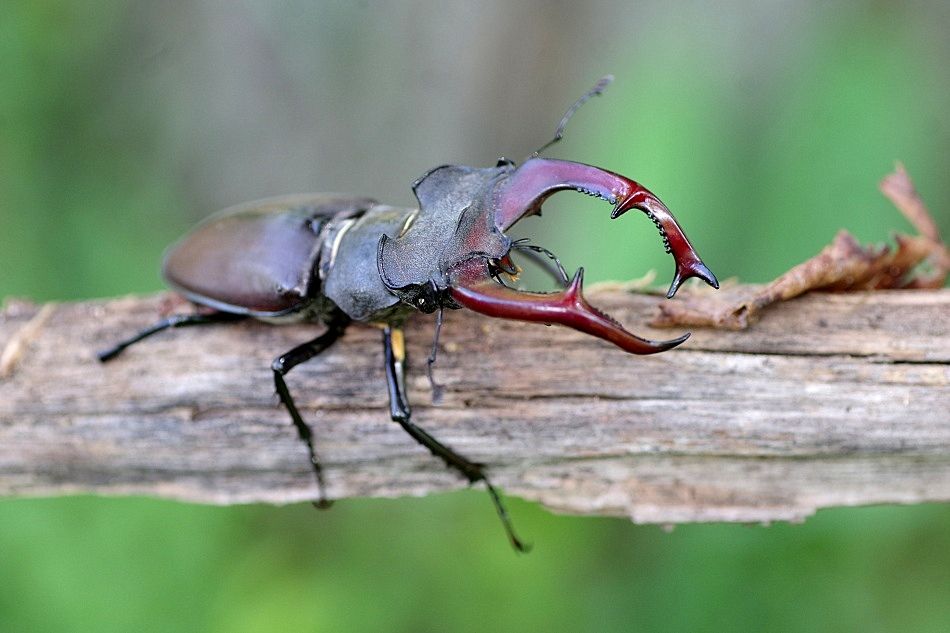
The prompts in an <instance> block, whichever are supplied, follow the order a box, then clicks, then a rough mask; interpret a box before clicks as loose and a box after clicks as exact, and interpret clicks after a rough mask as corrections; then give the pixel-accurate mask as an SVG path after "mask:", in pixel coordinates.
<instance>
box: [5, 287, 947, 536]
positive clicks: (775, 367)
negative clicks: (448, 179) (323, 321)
mask: <svg viewBox="0 0 950 633" xmlns="http://www.w3.org/2000/svg"><path fill="white" fill-rule="evenodd" d="M744 290H745V289H743V288H738V289H736V290H735V291H736V292H741V291H744ZM590 299H591V302H592V303H594V305H598V306H601V307H603V308H605V309H606V310H607V311H608V312H610V313H611V314H613V315H614V316H616V317H617V318H619V319H620V320H621V321H622V322H624V323H627V324H629V325H630V327H631V329H633V330H634V331H636V332H637V333H640V334H644V335H649V336H652V337H663V338H668V337H670V336H671V335H672V334H674V332H670V331H657V330H650V329H648V328H644V327H638V326H637V325H636V324H639V323H646V322H647V320H648V319H649V318H650V317H651V316H653V315H654V313H655V309H656V304H657V302H659V301H661V299H659V298H657V297H654V296H645V295H633V294H626V293H623V292H620V291H617V290H616V289H615V290H602V291H600V292H596V291H594V292H591V293H590ZM161 302H162V297H161V296H153V297H145V298H124V299H118V300H113V301H90V302H85V303H72V304H60V305H56V306H53V307H47V308H42V307H40V306H36V305H32V304H29V303H23V302H8V304H7V306H6V307H5V308H4V310H3V311H2V313H0V355H2V357H3V359H4V360H3V363H4V372H5V377H0V494H4V495H55V494H64V493H78V492H93V493H102V494H133V493H134V494H148V495H157V496H163V497H172V498H176V499H183V500H190V501H202V502H212V503H238V502H250V501H267V502H275V503H283V502H290V501H297V500H303V499H309V498H311V497H312V496H313V495H314V492H315V486H314V482H313V478H312V475H311V473H310V471H309V469H308V464H307V459H306V453H305V450H304V448H303V447H302V446H301V445H300V443H299V442H298V441H297V439H296V437H295V433H294V430H293V428H292V427H291V425H290V423H289V420H288V416H287V414H286V412H285V411H283V410H281V409H280V408H279V407H278V405H277V400H276V398H275V396H274V395H273V388H272V382H271V375H270V370H269V366H270V361H271V359H272V358H273V357H274V356H276V355H278V354H279V353H280V352H283V351H286V350H288V349H289V348H291V347H292V346H294V345H296V344H297V343H300V342H302V341H304V340H307V339H308V338H311V337H312V336H314V335H315V334H316V333H317V332H318V330H319V328H318V327H316V326H307V325H300V326H282V327H275V326H270V325H267V324H263V323H257V322H246V323H240V324H230V325H217V326H210V327H202V328H188V329H182V330H174V331H170V332H166V333H163V334H160V335H158V336H156V337H153V338H151V339H149V340H147V341H145V342H143V343H140V344H139V345H137V346H134V347H132V348H131V349H130V350H128V351H127V352H126V353H125V354H124V355H122V356H120V357H119V358H118V359H117V360H115V361H113V362H111V363H109V364H106V365H100V364H99V363H98V362H97V361H96V360H95V357H94V351H95V350H97V349H99V348H103V347H106V346H108V345H109V344H111V343H112V342H114V341H115V340H116V339H117V338H121V337H124V336H126V335H128V334H130V333H132V332H134V331H136V330H138V329H140V328H141V327H142V326H144V325H147V324H150V323H152V322H153V321H155V320H156V319H157V318H158V316H159V312H160V304H161ZM446 317H447V318H446V327H445V330H444V331H443V338H442V349H441V353H440V357H439V361H438V363H437V365H436V377H437V379H438V380H439V382H441V383H442V384H443V385H444V386H445V392H444V400H443V401H442V403H441V404H440V405H439V406H433V405H432V404H431V402H430V394H429V390H428V383H427V381H426V379H425V371H424V365H425V357H426V355H427V353H428V346H429V344H430V341H431V334H432V330H431V326H432V320H431V318H429V319H427V318H424V317H419V318H417V319H416V320H415V321H414V322H413V324H412V325H411V326H410V328H409V329H408V332H407V336H408V341H409V351H410V355H411V357H410V361H411V362H410V371H411V374H410V395H411V397H412V399H413V403H414V419H415V420H416V422H417V423H418V424H420V425H422V426H423V427H424V428H426V429H428V430H429V431H430V432H431V433H433V434H434V435H435V436H436V437H438V438H440V439H442V440H443V441H445V442H446V443H447V444H449V445H450V446H452V447H454V448H456V449H457V450H458V451H460V452H461V453H463V454H465V455H467V456H469V457H471V458H473V459H475V460H478V461H482V462H485V463H486V464H488V465H489V468H490V473H491V474H492V475H493V477H494V480H495V482H496V483H497V484H499V485H500V486H502V487H503V488H504V489H505V490H506V491H507V492H508V493H509V494H513V495H519V496H522V497H525V498H528V499H534V500H538V501H540V502H541V503H543V504H545V505H546V506H548V507H550V508H553V509H555V510H558V511H564V512H572V513H581V514H602V515H625V516H629V517H631V518H632V519H633V520H635V521H640V522H661V523H673V522H686V521H713V520H715V521H719V520H723V521H771V520H782V519H788V520H795V519H801V518H802V517H805V516H807V515H808V514H810V513H812V512H813V511H814V510H815V509H816V508H820V507H826V506H841V505H856V504H871V503H916V502H921V501H947V500H950V290H939V291H896V292H873V293H855V294H812V295H809V296H806V297H803V298H800V299H796V300H794V301H791V302H789V303H786V304H782V305H779V306H776V307H774V308H771V309H770V310H769V312H768V313H767V314H766V315H765V318H764V319H763V320H762V321H761V322H760V323H758V324H757V325H755V326H754V327H753V328H751V329H750V330H747V331H744V332H725V331H713V330H703V331H697V332H695V333H694V335H693V337H692V339H690V340H689V341H688V342H687V343H686V344H685V345H683V346H682V348H680V349H677V350H675V351H672V352H669V353H665V354H660V355H656V356H649V357H633V356H630V355H627V354H625V353H623V352H621V351H618V350H616V349H615V348H613V347H611V346H609V345H607V344H605V343H602V342H600V341H598V340H595V339H592V338H590V337H587V336H583V335H581V334H578V333H576V332H573V331H570V330H566V329H560V328H545V327H542V326H538V325H532V324H519V323H508V322H503V321H497V320H491V319H486V318H484V317H479V316H478V315H475V314H471V313H467V312H464V311H458V312H451V313H448V314H447V315H446ZM381 351H382V350H381V344H380V341H379V333H378V331H376V330H372V329H369V328H362V327H353V328H351V329H350V330H349V331H348V332H347V334H346V336H345V338H344V339H343V341H342V342H341V343H340V344H338V345H337V346H336V347H335V348H333V349H332V350H331V351H330V352H328V353H327V354H326V355H325V356H322V357H320V358H319V359H317V360H315V361H313V362H311V363H309V364H307V365H304V366H301V367H299V368H297V369H295V370H294V371H293V372H292V373H291V374H290V375H289V378H288V382H289V384H290V388H291V390H292V392H293V393H294V394H295V396H296V398H297V401H298V403H299V405H300V406H301V409H302V411H303V413H304V415H305V417H306V418H307V419H308V420H309V421H310V422H311V423H312V424H313V425H314V426H315V428H316V436H317V440H316V441H317V447H318V452H319V455H320V456H321V458H322V460H323V462H324V464H325V465H326V476H327V481H328V485H329V492H330V494H331V495H332V496H333V497H336V498H341V497H352V496H394V495H403V494H412V495H422V494H426V493H430V492H435V491H443V490H451V489H454V488H459V487H462V486H464V485H465V484H464V482H463V481H461V480H460V479H459V478H458V477H457V476H456V475H455V474H454V473H453V472H451V471H448V470H446V469H445V467H444V466H443V465H442V464H441V462H439V461H437V460H435V459H434V458H432V457H431V456H430V455H429V454H428V453H427V452H426V451H425V450H423V449H422V448H420V447H419V446H418V445H416V444H415V443H414V442H413V441H412V440H411V439H410V438H409V437H407V436H406V435H405V434H404V433H403V432H402V431H401V429H399V428H398V426H396V425H395V424H393V423H391V422H390V421H389V420H388V414H387V404H386V392H385V389H384V382H383V370H382V363H381Z"/></svg>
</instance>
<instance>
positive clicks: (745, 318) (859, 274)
mask: <svg viewBox="0 0 950 633" xmlns="http://www.w3.org/2000/svg"><path fill="white" fill-rule="evenodd" d="M880 189H881V192H882V193H883V194H884V195H885V196H887V197H888V198H889V199H890V200H891V202H893V203H894V206H896V207H897V209H898V210H899V211H900V212H901V213H902V214H904V217H906V218H907V219H908V220H909V221H910V223H911V224H912V225H913V226H914V228H915V229H917V231H918V232H919V233H920V235H905V234H901V233H898V234H896V235H895V236H894V241H895V243H896V245H897V248H890V247H888V246H861V244H860V243H858V241H857V240H856V239H855V238H854V236H853V235H851V234H850V233H848V232H847V231H845V230H842V231H839V232H838V234H837V235H836V236H835V238H834V240H833V241H832V242H831V244H829V245H828V246H826V247H825V248H823V249H822V250H821V252H820V253H818V254H817V255H815V256H814V257H812V258H811V259H809V260H807V261H805V262H803V263H801V264H799V265H798V266H795V267H794V268H792V269H791V270H789V271H788V272H786V273H785V274H783V275H781V276H780V277H778V278H776V279H775V280H774V281H772V282H771V283H769V284H767V285H765V286H761V287H758V288H753V289H746V291H745V292H744V293H742V296H736V295H735V294H733V295H731V296H730V295H729V294H728V293H727V294H726V295H725V296H723V297H721V298H720V297H716V296H713V295H712V294H710V293H694V294H692V295H690V296H687V297H684V299H685V300H684V301H681V302H670V303H663V304H661V305H660V314H659V315H658V316H657V317H656V318H655V319H654V320H653V321H652V322H651V325H654V326H658V327H678V326H684V325H686V326H699V327H714V328H721V329H729V330H742V329H745V328H747V327H748V326H749V325H750V324H752V323H754V322H755V321H756V320H758V318H759V317H760V315H761V312H762V311H763V310H764V309H765V308H766V307H768V306H769V305H771V304H773V303H775V302H778V301H786V300H788V299H791V298H793V297H797V296H798V295H801V294H804V293H806V292H810V291H813V290H824V291H831V292H847V291H854V290H884V289H896V288H941V287H942V286H943V284H944V282H945V281H946V278H947V273H948V272H950V252H948V250H947V247H946V245H944V243H943V241H942V240H941V239H940V233H939V231H938V230H937V224H936V222H934V220H933V218H932V217H931V215H930V213H929V212H928V211H927V207H926V206H925V205H924V202H923V200H922V199H921V198H920V195H919V194H918V193H917V190H916V189H915V188H914V183H913V182H912V181H911V179H910V176H908V175H907V171H906V170H905V169H904V166H903V165H901V164H900V163H898V164H897V167H896V169H895V170H894V173H892V174H890V175H888V176H887V177H885V178H884V180H882V181H881V184H880ZM922 269H925V270H922ZM740 292H741V291H740Z"/></svg>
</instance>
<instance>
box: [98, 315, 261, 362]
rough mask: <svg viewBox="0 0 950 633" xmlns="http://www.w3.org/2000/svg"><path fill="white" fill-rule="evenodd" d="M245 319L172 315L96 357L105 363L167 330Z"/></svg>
mask: <svg viewBox="0 0 950 633" xmlns="http://www.w3.org/2000/svg"><path fill="white" fill-rule="evenodd" d="M246 318H247V315H244V314H233V313H231V312H210V313H208V314H173V315H172V316H170V317H168V318H166V319H162V320H161V321H159V322H158V323H156V324H155V325H152V326H151V327H147V328H145V329H144V330H142V331H141V332H139V333H138V334H135V335H134V336H130V337H129V338H127V339H125V340H124V341H120V342H119V343H116V344H115V345H113V346H112V347H110V348H109V349H106V350H102V351H101V352H97V353H96V356H97V357H98V358H99V360H100V361H101V362H103V363H105V362H107V361H110V360H112V359H113V358H115V357H116V356H118V355H119V354H121V353H122V351H123V350H125V348H127V347H129V346H130V345H134V344H135V343H138V342H139V341H141V340H142V339H146V338H148V337H150V336H151V335H153V334H158V333H159V332H161V331H163V330H167V329H168V328H173V327H187V326H189V325H207V324H209V323H229V322H232V321H241V320H243V319H246Z"/></svg>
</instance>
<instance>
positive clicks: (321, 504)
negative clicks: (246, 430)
mask: <svg viewBox="0 0 950 633" xmlns="http://www.w3.org/2000/svg"><path fill="white" fill-rule="evenodd" d="M345 329H346V326H345V325H340V324H331V325H330V326H329V329H328V330H327V331H326V332H324V333H323V334H321V335H320V336H318V337H317V338H315V339H313V340H312V341H308V342H306V343H304V344H303V345H298V346H297V347H295V348H293V349H292V350H290V351H289V352H287V353H286V354H282V355H281V356H278V357H277V358H276V359H274V362H273V363H271V369H272V370H273V372H274V386H275V388H276V389H277V395H278V396H279V397H280V401H281V402H282V403H284V406H285V407H287V411H288V412H289V413H290V419H291V420H293V423H294V427H295V428H296V429H297V435H298V436H299V437H300V440H301V441H302V442H303V443H304V444H306V445H307V451H308V453H309V455H310V465H311V466H312V467H313V474H314V475H315V476H316V478H317V489H318V490H319V494H320V498H319V499H318V500H317V501H314V502H313V505H314V506H316V507H318V508H328V507H330V503H331V502H330V500H329V499H327V494H326V484H325V483H324V481H323V468H322V467H321V466H320V462H319V461H318V460H317V454H316V452H315V451H314V449H313V429H312V428H310V425H309V424H307V423H306V422H304V420H303V417H301V415H300V411H298V410H297V405H296V404H294V399H293V397H292V396H291V395H290V390H289V389H287V383H286V382H285V381H284V376H285V375H287V372H289V371H290V370H291V369H293V368H294V367H296V366H297V365H299V364H301V363H305V362H306V361H308V360H310V359H311V358H313V357H314V356H317V355H319V354H320V353H322V352H324V351H326V349H327V348H329V347H330V346H331V345H333V344H334V343H335V342H336V341H337V339H339V338H340V337H341V336H342V335H343V332H344V331H345Z"/></svg>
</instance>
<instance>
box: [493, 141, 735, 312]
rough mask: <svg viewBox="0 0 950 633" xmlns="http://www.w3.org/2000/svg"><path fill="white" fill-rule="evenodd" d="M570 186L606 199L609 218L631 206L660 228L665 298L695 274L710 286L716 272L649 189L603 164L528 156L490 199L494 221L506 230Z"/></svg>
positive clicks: (535, 211) (715, 282)
mask: <svg viewBox="0 0 950 633" xmlns="http://www.w3.org/2000/svg"><path fill="white" fill-rule="evenodd" d="M564 190H573V191H579V192H581V193H584V194H587V195H591V196H595V197H597V198H600V199H602V200H606V201H607V202H609V203H610V204H612V205H614V208H613V211H612V212H611V214H610V217H611V218H613V219H616V218H619V217H620V216H621V215H623V214H624V213H626V212H627V211H629V210H630V209H638V210H639V211H642V212H643V213H645V214H646V215H647V217H649V218H650V220H652V221H653V223H654V224H655V225H656V228H657V229H658V230H659V231H660V237H662V238H663V246H664V247H665V248H666V252H668V253H670V254H671V255H672V256H673V259H674V260H675V262H676V270H675V273H674V275H673V283H672V284H670V290H669V292H668V293H667V297H670V298H672V297H673V295H675V294H676V291H677V290H678V289H679V287H680V284H682V283H683V282H684V281H685V280H687V279H689V278H690V277H699V278H700V279H702V280H703V281H705V282H706V283H707V284H709V285H710V286H712V287H713V288H718V287H719V281H718V280H717V279H716V276H715V275H714V274H713V273H712V271H710V270H709V268H707V267H706V265H705V264H704V263H703V261H702V259H700V257H699V255H698V254H697V253H696V250H695V249H694V248H693V246H692V244H690V243H689V240H688V239H687V238H686V234H685V233H684V232H683V229H682V227H680V225H679V223H678V222H677V221H676V218H674V217H673V214H672V213H670V210H669V209H667V208H666V205H665V204H663V203H662V202H660V199H659V198H657V197H656V196H655V195H654V194H653V192H651V191H650V190H649V189H647V188H646V187H644V186H643V185H641V184H640V183H638V182H635V181H633V180H630V179H629V178H626V177H624V176H621V175H620V174H615V173H613V172H611V171H607V170H606V169H600V168H599V167H593V166H591V165H584V164H582V163H572V162H569V161H564V160H556V159H550V158H532V159H530V160H528V161H527V162H525V164H523V165H522V166H521V167H519V168H518V169H517V170H515V171H514V172H513V173H512V174H511V175H510V176H509V177H508V179H507V181H505V183H504V184H503V185H502V188H501V189H500V190H499V192H498V195H497V197H496V199H495V201H496V205H495V210H494V215H495V218H494V219H495V226H496V227H497V228H498V229H500V230H501V231H506V230H507V229H509V228H510V227H511V226H512V225H513V224H515V223H516V222H517V221H518V220H520V219H521V218H523V217H525V216H527V215H531V214H533V213H540V210H541V205H542V204H543V203H544V201H545V200H546V199H547V198H548V197H550V196H551V195H553V194H554V193H556V192H558V191H564Z"/></svg>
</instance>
